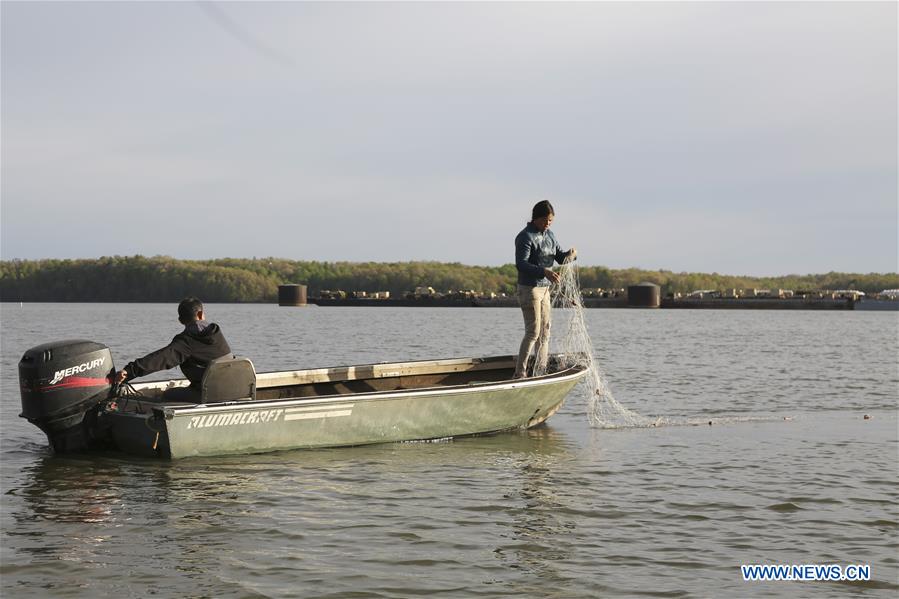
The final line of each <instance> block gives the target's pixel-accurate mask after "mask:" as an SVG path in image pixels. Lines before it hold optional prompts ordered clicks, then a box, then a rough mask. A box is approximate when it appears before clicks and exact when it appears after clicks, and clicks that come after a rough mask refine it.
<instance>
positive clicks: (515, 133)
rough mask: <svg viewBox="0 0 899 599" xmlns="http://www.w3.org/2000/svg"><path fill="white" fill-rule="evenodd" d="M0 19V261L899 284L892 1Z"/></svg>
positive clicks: (165, 8) (332, 8)
mask: <svg viewBox="0 0 899 599" xmlns="http://www.w3.org/2000/svg"><path fill="white" fill-rule="evenodd" d="M0 6H2V8H0V10H2V214H0V217H2V239H0V255H2V258H3V259H12V258H45V257H59V258H72V257H98V256H103V255H114V254H119V255H131V254H137V253H139V254H144V255H157V254H165V255H170V256H175V257H178V258H215V257H226V256H230V257H252V256H258V257H262V256H279V257H284V258H291V259H303V260H328V261H333V260H352V261H369V260H371V261H396V260H400V261H405V260H439V261H445V262H462V263H466V264H484V265H496V264H504V263H509V262H512V261H513V239H514V237H515V235H516V233H517V232H518V231H519V230H520V229H521V228H522V227H523V226H524V224H525V222H526V221H527V220H528V219H529V217H530V208H531V206H532V205H533V204H534V203H535V202H536V201H538V200H540V199H549V200H550V201H551V202H553V204H554V206H555V208H556V222H555V223H554V225H553V229H554V230H555V232H556V236H557V237H558V238H559V240H560V242H561V243H562V245H563V246H564V247H566V248H567V247H569V246H572V245H573V246H576V247H577V248H578V251H579V256H580V260H581V262H582V263H584V264H589V265H600V264H601V265H606V266H610V267H613V268H624V267H629V266H637V267H641V268H650V269H659V268H661V269H669V270H674V271H684V270H688V271H708V272H711V271H717V272H720V273H728V274H750V275H764V274H771V275H776V274H787V273H810V272H826V271H830V270H840V271H854V272H872V271H877V272H887V271H892V272H895V271H897V270H899V265H897V261H899V256H897V255H899V246H897V227H899V224H897V222H899V216H897V202H899V200H897V4H896V3H894V2H882V3H860V2H847V3H819V2H803V3H707V2H702V3H674V2H667V3H642V2H641V3H565V4H561V3H489V4H479V3H287V2H284V3H254V2H247V3H217V4H205V5H204V4H198V3H187V2H185V3H161V2H156V3H153V2H147V3H35V2H28V3H16V2H6V1H4V2H2V5H0Z"/></svg>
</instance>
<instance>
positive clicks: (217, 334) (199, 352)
mask: <svg viewBox="0 0 899 599" xmlns="http://www.w3.org/2000/svg"><path fill="white" fill-rule="evenodd" d="M178 320H179V321H180V322H181V324H183V325H184V330H183V331H181V332H180V333H178V334H177V335H175V337H174V338H173V339H172V342H171V343H169V344H168V345H166V346H165V347H163V348H162V349H158V350H156V351H154V352H152V353H149V354H147V355H146V356H144V357H143V358H138V359H137V360H134V361H133V362H129V363H128V364H127V365H126V366H125V367H124V368H123V369H122V370H120V371H118V372H117V373H115V376H114V378H113V381H114V382H115V383H116V384H121V383H124V382H125V381H128V380H131V379H134V378H137V377H140V376H145V375H147V374H150V373H153V372H158V371H160V370H168V369H169V368H174V367H175V366H180V367H181V371H182V372H183V373H184V376H186V377H187V379H188V380H189V381H190V386H188V387H176V388H173V389H167V390H166V391H165V393H164V394H163V396H162V397H163V399H165V400H168V401H190V402H199V401H200V384H201V382H202V380H203V374H204V373H205V372H206V367H207V366H208V365H209V363H210V362H212V361H213V360H215V359H216V358H221V357H224V356H229V355H231V347H230V346H229V345H228V342H227V341H225V336H224V335H222V330H221V329H220V328H219V325H217V324H215V323H213V322H206V320H205V319H204V315H203V302H201V301H200V300H198V299H197V298H195V297H188V298H185V299H183V300H181V303H180V304H178Z"/></svg>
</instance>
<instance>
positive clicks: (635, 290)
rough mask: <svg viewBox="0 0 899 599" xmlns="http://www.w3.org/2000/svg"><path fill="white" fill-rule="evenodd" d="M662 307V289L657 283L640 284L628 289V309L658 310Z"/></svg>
mask: <svg viewBox="0 0 899 599" xmlns="http://www.w3.org/2000/svg"><path fill="white" fill-rule="evenodd" d="M661 305H662V288H661V287H659V286H658V285H656V284H655V283H640V284H639V285H631V286H629V287H628V288H627V307H628V308H658V307H659V306H661Z"/></svg>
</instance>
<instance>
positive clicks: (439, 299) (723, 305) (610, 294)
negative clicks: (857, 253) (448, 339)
mask: <svg viewBox="0 0 899 599" xmlns="http://www.w3.org/2000/svg"><path fill="white" fill-rule="evenodd" d="M582 295H583V299H584V307H585V308H646V309H654V308H674V309H684V308H686V309H702V308H705V309H719V310H720V309H742V310H753V309H761V310H899V290H896V289H887V290H884V291H882V292H881V293H879V294H874V295H866V294H865V293H864V292H862V291H857V290H852V289H842V290H829V289H828V290H812V291H809V290H803V291H793V290H789V289H725V290H714V289H704V290H697V291H694V292H692V293H689V294H680V293H676V294H675V293H672V294H668V295H667V296H666V297H662V294H661V288H660V287H659V286H658V285H656V284H654V283H640V284H639V285H631V286H629V287H628V288H627V289H583V290H582ZM278 304H279V305H281V306H305V305H308V304H315V305H318V306H401V307H484V308H486V307H499V308H502V307H517V306H518V299H517V298H516V297H514V296H509V295H506V294H497V293H489V294H483V293H480V292H477V291H474V290H461V291H447V292H444V293H441V292H438V291H436V290H435V289H434V288H433V287H430V286H428V287H425V286H419V287H416V288H415V290H414V291H410V292H409V293H407V294H406V295H405V296H404V297H392V296H391V294H390V292H389V291H377V292H370V291H351V292H346V291H343V290H334V291H332V290H322V291H321V292H319V293H318V295H316V296H313V297H308V298H307V294H306V286H305V285H296V284H291V285H280V286H279V287H278Z"/></svg>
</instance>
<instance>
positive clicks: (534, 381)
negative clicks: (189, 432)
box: [153, 362, 587, 419]
mask: <svg viewBox="0 0 899 599" xmlns="http://www.w3.org/2000/svg"><path fill="white" fill-rule="evenodd" d="M402 364H407V362H403V363H402ZM365 366H370V365H365ZM286 372H291V371H286ZM586 372H587V367H586V366H584V365H582V364H575V365H573V366H569V367H567V368H565V369H564V370H560V371H558V372H553V373H550V374H545V375H542V376H539V377H529V378H523V379H508V380H503V381H484V382H474V383H465V384H461V385H448V386H443V387H419V388H415V389H396V390H393V391H362V392H358V393H349V394H344V395H317V396H311V397H302V398H300V397H285V398H281V399H272V400H252V399H245V400H236V401H228V402H217V403H207V404H191V405H189V406H167V405H160V406H158V407H157V406H153V409H154V410H158V411H161V412H163V413H164V414H165V417H166V419H171V418H174V417H175V416H188V415H194V414H209V413H213V412H228V411H235V410H244V409H247V410H255V409H270V408H281V407H291V406H294V405H298V406H310V405H318V406H320V405H330V404H333V405H335V406H337V405H339V404H342V403H350V402H356V401H382V400H389V399H397V398H403V397H406V396H411V395H414V396H419V397H427V396H433V395H459V394H468V393H479V392H483V391H485V390H487V389H495V390H505V389H516V388H521V387H539V386H544V385H550V384H553V383H560V382H564V381H568V380H570V379H576V378H580V377H581V376H584V375H585V374H586Z"/></svg>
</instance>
